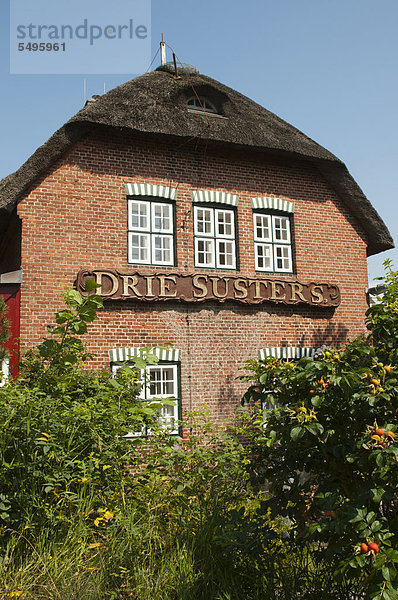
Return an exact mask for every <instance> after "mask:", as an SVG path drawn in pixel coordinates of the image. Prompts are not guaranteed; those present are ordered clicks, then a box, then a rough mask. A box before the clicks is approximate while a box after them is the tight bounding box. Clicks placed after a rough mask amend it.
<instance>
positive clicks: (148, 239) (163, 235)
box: [127, 197, 175, 266]
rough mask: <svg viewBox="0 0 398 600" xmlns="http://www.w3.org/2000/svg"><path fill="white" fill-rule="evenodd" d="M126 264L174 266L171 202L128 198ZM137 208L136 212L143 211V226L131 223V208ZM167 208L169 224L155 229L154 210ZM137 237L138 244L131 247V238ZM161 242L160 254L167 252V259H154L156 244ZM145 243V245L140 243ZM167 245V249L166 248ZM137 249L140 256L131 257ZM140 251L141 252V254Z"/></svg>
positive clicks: (172, 207) (172, 210)
mask: <svg viewBox="0 0 398 600" xmlns="http://www.w3.org/2000/svg"><path fill="white" fill-rule="evenodd" d="M127 206H128V208H127V214H128V233H127V237H128V244H127V245H128V263H129V264H143V265H165V266H166V265H167V266H174V265H175V251H174V220H175V217H174V205H173V203H172V202H165V201H164V200H163V199H161V200H158V199H152V198H151V199H145V200H141V199H140V198H136V197H130V198H128V205H127ZM134 206H138V210H140V209H145V210H143V211H142V214H143V216H144V217H145V220H146V222H145V224H144V225H141V224H140V223H138V224H134V223H133V207H134ZM159 207H161V208H164V207H167V208H168V211H169V217H168V218H169V223H168V226H166V227H161V228H160V229H156V219H157V218H158V217H157V216H156V215H155V212H156V208H159ZM134 236H138V237H139V238H140V239H139V244H138V246H137V245H134V246H133V238H134ZM157 241H161V245H162V251H161V254H162V255H163V256H164V254H165V253H167V252H169V257H168V258H158V259H155V254H156V252H157V248H156V242H157ZM142 242H145V243H142ZM167 244H168V246H169V247H168V248H167ZM136 248H139V249H140V254H142V255H140V256H139V257H138V258H137V257H133V250H134V249H136ZM141 249H142V250H143V252H142V253H141Z"/></svg>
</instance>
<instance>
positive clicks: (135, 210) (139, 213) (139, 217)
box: [129, 200, 149, 230]
mask: <svg viewBox="0 0 398 600" xmlns="http://www.w3.org/2000/svg"><path fill="white" fill-rule="evenodd" d="M129 208H130V229H147V230H149V220H148V213H149V202H139V201H136V200H130V202H129Z"/></svg>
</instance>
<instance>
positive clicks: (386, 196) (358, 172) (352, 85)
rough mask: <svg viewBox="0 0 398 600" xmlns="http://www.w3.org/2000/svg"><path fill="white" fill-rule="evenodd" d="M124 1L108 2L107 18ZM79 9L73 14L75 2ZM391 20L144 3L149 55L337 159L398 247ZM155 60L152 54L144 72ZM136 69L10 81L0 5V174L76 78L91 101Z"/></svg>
mask: <svg viewBox="0 0 398 600" xmlns="http://www.w3.org/2000/svg"><path fill="white" fill-rule="evenodd" d="M15 1H17V0H11V2H15ZM131 2H132V0H113V2H112V5H113V7H114V10H115V22H116V21H117V16H118V7H119V10H120V14H121V13H122V11H125V10H126V6H127V7H128V5H129V3H131ZM54 4H58V3H54ZM60 4H61V3H60ZM97 5H98V7H99V9H100V8H101V6H104V5H108V6H109V0H106V1H105V0H97ZM64 6H65V5H64ZM80 6H81V11H82V17H83V16H84V14H85V13H84V8H85V0H81V1H80ZM397 23H398V2H397V0H378V1H377V2H376V1H375V0H333V1H332V0H245V2H236V1H234V0H217V1H214V0H213V1H210V0H201V2H197V1H193V0H167V1H165V0H152V31H151V33H152V57H153V56H154V55H155V53H156V52H157V50H158V47H159V41H160V37H161V33H162V32H163V33H164V38H165V41H166V42H167V44H168V45H169V46H170V47H172V48H173V49H174V51H175V53H176V54H177V56H178V58H179V59H180V60H181V61H183V62H187V63H192V64H194V65H195V66H197V67H198V68H199V70H200V71H201V72H202V73H204V74H206V75H209V76H211V77H214V78H215V79H217V80H219V81H222V82H223V83H225V84H226V85H229V86H231V87H232V88H235V89H236V90H238V91H239V92H241V93H243V94H245V95H246V96H249V97H250V98H252V99H253V100H255V101H256V102H258V103H259V104H261V105H263V106H264V107H266V108H267V109H269V110H271V111H272V112H274V113H276V114H277V115H279V116H280V117H282V118H283V119H285V120H286V121H288V122H289V123H291V124H292V125H294V126H295V127H297V128H299V129H300V130H301V131H303V132H304V133H305V134H306V135H308V136H309V137H311V138H312V139H314V140H315V141H317V142H318V143H319V144H321V145H322V146H324V147H325V148H327V149H328V150H330V151H331V152H333V153H334V154H336V155H337V156H338V157H339V158H340V159H341V160H343V161H344V162H345V163H346V165H347V167H348V169H349V171H350V172H351V174H352V175H353V177H354V178H355V179H356V181H357V182H358V184H359V185H360V187H361V188H362V189H363V191H364V192H365V194H366V195H367V197H368V198H369V200H370V201H371V202H372V204H373V206H374V207H375V208H376V210H377V211H378V213H379V214H380V216H381V217H382V218H383V220H384V222H385V223H386V225H387V226H388V228H389V229H390V232H391V234H392V236H393V238H394V239H395V240H396V241H397V242H398V210H397V208H398V205H397V197H398V181H397V177H398V175H397V174H398V169H397V163H398V142H397V140H398V115H397V106H398V82H397V73H398V49H397V44H398V41H397V40H398V36H397V33H396V28H397ZM169 58H171V54H170V51H169V55H168V59H169ZM133 62H134V61H133V60H132V68H133ZM158 64H159V56H158V57H157V58H156V60H155V61H154V64H153V66H152V67H151V68H153V67H156V66H157V65H158ZM148 67H149V64H148ZM139 74H140V73H136V72H134V71H133V70H132V71H131V73H126V74H125V75H109V74H104V75H103V76H102V75H90V74H87V75H10V67H9V5H8V2H7V1H4V0H3V2H1V6H0V81H1V94H0V121H1V138H0V178H1V177H4V176H6V175H8V174H9V173H10V172H12V171H15V170H16V169H17V168H19V166H20V165H21V164H22V163H23V162H24V161H25V160H26V159H27V158H28V157H29V156H30V155H31V154H32V153H33V152H34V151H35V149H36V148H37V147H38V146H39V145H41V144H42V143H44V142H45V141H46V139H48V137H49V136H50V135H51V134H52V133H53V132H54V131H55V130H56V129H57V128H59V127H60V126H61V125H62V124H63V123H64V122H65V121H66V120H68V119H69V118H70V117H71V116H72V115H73V114H75V113H76V112H77V111H78V110H79V109H80V108H81V107H82V105H83V103H84V94H83V91H84V81H85V86H86V95H87V96H91V95H92V94H101V93H103V90H104V85H105V88H106V90H107V91H108V90H109V89H111V88H113V87H115V86H117V85H119V84H120V83H123V82H124V81H127V80H129V79H131V78H133V77H134V76H136V75H139ZM386 258H391V259H392V260H393V263H394V265H395V266H396V267H397V268H398V250H395V249H394V250H392V251H389V252H384V253H382V254H380V255H377V256H375V257H371V258H370V259H369V275H370V282H371V281H372V279H373V277H376V276H378V275H381V274H382V272H383V267H382V263H383V261H384V260H385V259H386Z"/></svg>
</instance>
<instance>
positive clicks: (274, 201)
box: [251, 196, 294, 213]
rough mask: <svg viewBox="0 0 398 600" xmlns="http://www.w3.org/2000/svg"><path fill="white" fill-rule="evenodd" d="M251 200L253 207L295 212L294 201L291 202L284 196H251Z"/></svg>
mask: <svg viewBox="0 0 398 600" xmlns="http://www.w3.org/2000/svg"><path fill="white" fill-rule="evenodd" d="M251 201H252V208H253V209H259V208H265V209H268V210H280V211H282V212H287V213H293V212H294V202H289V200H283V199H282V198H270V197H268V196H261V197H260V198H251Z"/></svg>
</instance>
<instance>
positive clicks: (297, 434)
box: [290, 426, 305, 442]
mask: <svg viewBox="0 0 398 600" xmlns="http://www.w3.org/2000/svg"><path fill="white" fill-rule="evenodd" d="M304 431H305V429H304V428H303V427H301V426H299V427H293V429H292V430H291V432H290V437H291V438H292V440H293V442H297V440H299V439H301V438H302V437H303V435H304Z"/></svg>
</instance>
